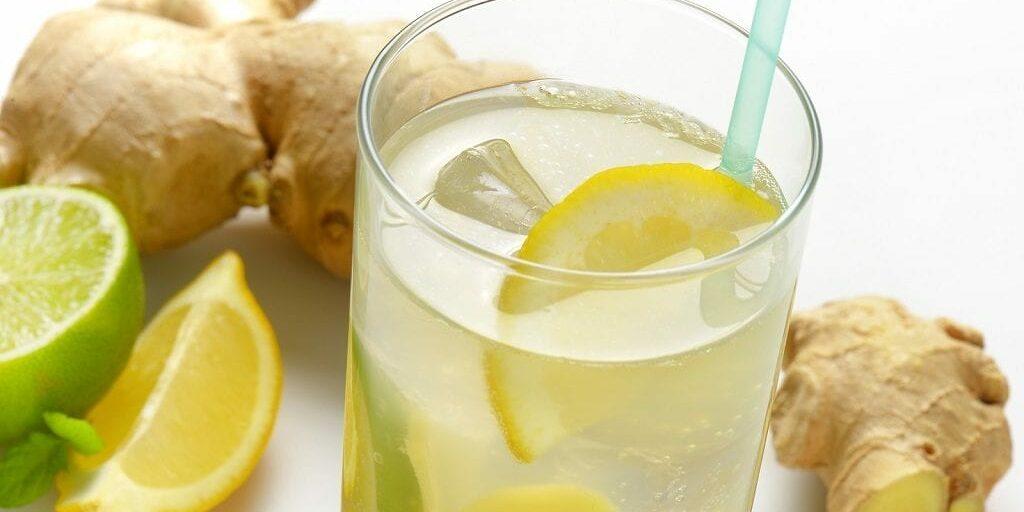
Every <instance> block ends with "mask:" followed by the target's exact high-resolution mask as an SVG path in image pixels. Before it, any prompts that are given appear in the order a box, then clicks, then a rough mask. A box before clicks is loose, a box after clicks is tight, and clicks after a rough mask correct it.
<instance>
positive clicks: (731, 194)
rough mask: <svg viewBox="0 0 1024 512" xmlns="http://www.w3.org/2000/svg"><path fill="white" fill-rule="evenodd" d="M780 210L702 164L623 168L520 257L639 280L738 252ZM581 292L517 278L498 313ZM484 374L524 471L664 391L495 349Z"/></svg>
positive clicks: (636, 376) (606, 372)
mask: <svg viewBox="0 0 1024 512" xmlns="http://www.w3.org/2000/svg"><path fill="white" fill-rule="evenodd" d="M780 211H781V210H780V208H779V207H778V206H776V205H775V204H774V203H772V202H771V201H769V200H767V199H765V198H763V197H761V196H760V195H758V194H757V193H756V192H755V191H753V190H751V189H749V188H746V187H744V186H743V185H741V184H740V183H738V182H736V181H734V180H733V179H731V178H729V177H728V176H726V175H724V174H722V173H719V172H716V171H711V170H707V169H703V168H701V167H699V166H696V165H691V164H658V165H637V166H630V167H618V168H614V169H609V170H607V171H603V172H600V173H598V174H595V175H594V176H592V177H591V178H590V179H589V180H587V181H585V182H584V183H583V184H581V185H580V186H579V187H577V188H576V189H575V190H573V191H572V192H571V193H570V194H569V195H568V196H567V197H566V198H565V199H564V200H563V201H562V202H561V203H559V204H557V205H555V207H554V208H552V209H551V210H549V211H548V212H547V213H546V214H545V215H544V216H543V217H542V218H541V219H540V220H539V221H538V222H537V224H535V225H534V227H533V229H532V230H531V231H530V232H529V234H528V235H527V237H526V241H525V242H524V243H523V246H522V249H521V250H520V251H519V257H520V258H522V259H525V260H529V261H534V262H538V263H543V264H545V265H549V266H553V267H559V268H566V269H576V270H586V271H599V272H625V271H635V270H639V269H642V268H644V267H648V266H650V265H653V264H655V263H658V262H659V261H661V260H665V259H666V258H670V257H673V256H675V255H678V254H680V253H683V252H684V251H689V250H697V251H700V253H701V255H702V257H703V258H704V259H707V258H711V257H713V256H716V255H719V254H722V253H724V252H727V251H729V250H731V249H733V248H735V247H738V246H739V244H740V238H739V236H737V233H738V232H741V231H742V232H745V233H747V234H749V233H751V232H752V231H754V230H756V229H758V228H759V227H760V228H761V229H763V228H764V227H767V226H768V225H769V224H770V223H771V222H772V221H773V220H775V219H776V218H777V217H778V216H779V213H780ZM579 292H580V290H579V289H574V288H572V287H561V286H558V285H555V284H552V283H549V282H544V281H540V280H534V279H530V278H528V277H523V276H518V275H512V276H509V277H507V278H506V279H505V281H504V283H503V284H502V288H501V292H500V293H501V294H500V296H499V298H498V307H499V309H501V310H502V311H504V312H506V313H509V315H507V318H506V321H507V322H511V323H512V324H514V323H515V322H516V321H518V318H519V315H521V314H527V313H531V312H534V311H536V310H539V309H541V308H544V307H546V306H550V305H551V304H553V303H555V302H557V301H560V300H563V299H566V298H568V297H569V296H571V295H573V294H575V293H579ZM523 321H524V322H529V321H531V320H530V318H528V317H526V318H525V319H524V320H523ZM510 325H511V324H510ZM580 342H581V343H583V342H585V340H580ZM483 366H484V373H485V376H486V380H487V384H488V392H489V396H490V402H491V408H492V410H493V412H494V416H495V418H496V419H497V421H498V423H499V424H500V426H501V429H502V432H503V434H504V437H505V442H506V444H507V445H508V448H509V451H510V452H511V454H512V455H513V456H514V457H515V458H516V459H517V460H519V461H520V462H524V463H529V462H532V461H534V460H535V459H537V458H538V457H541V456H542V455H544V454H545V453H546V452H547V451H549V450H550V449H552V448H553V447H555V446H556V445H557V444H559V443H560V442H561V441H562V440H563V439H565V438H567V437H569V436H571V435H572V434H574V433H576V432H579V431H581V430H583V429H585V428H587V427H589V426H591V425H594V424H596V423H597V422H600V421H601V420H603V419H605V418H608V417H610V416H611V415H614V414H616V413H617V411H620V410H622V408H624V407H627V406H628V405H629V404H630V403H632V402H633V401H634V400H635V397H636V396H638V394H639V393H643V392H644V390H645V389H647V388H648V387H650V386H655V385H657V382H658V379H657V378H656V376H655V375H653V373H654V370H653V369H635V368H630V367H628V366H611V367H609V366H605V367H601V368H595V367H593V366H592V365H587V364H585V363H580V362H573V361H569V360H563V359H559V358H552V357H544V356H540V355H536V354H531V353H528V352H523V351H519V350H516V349H512V348H508V347H495V348H492V349H490V350H488V351H487V352H486V353H485V355H484V362H483Z"/></svg>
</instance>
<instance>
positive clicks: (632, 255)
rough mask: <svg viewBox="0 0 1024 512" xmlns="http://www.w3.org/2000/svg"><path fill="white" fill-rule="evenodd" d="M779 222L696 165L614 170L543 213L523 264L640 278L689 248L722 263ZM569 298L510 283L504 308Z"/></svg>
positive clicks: (537, 285)
mask: <svg viewBox="0 0 1024 512" xmlns="http://www.w3.org/2000/svg"><path fill="white" fill-rule="evenodd" d="M778 215H779V208H778V207H777V206H775V205H774V204H772V203H771V202H770V201H768V200H767V199H764V198H763V197H761V196H759V195H758V194H757V193H756V192H754V191H753V190H751V189H749V188H747V187H744V186H743V185H741V184H740V183H738V182H736V181H734V180H733V179H732V178H729V177H728V176H726V175H724V174H722V173H720V172H717V171H712V170H707V169H703V168H701V167H699V166H696V165H693V164H656V165H635V166H629V167H616V168H613V169H608V170H606V171H602V172H599V173H597V174H595V175H593V176H591V177H590V178H589V179H588V180H587V181H585V182H583V183H582V184H581V185H580V186H579V187H577V188H576V189H575V190H573V191H572V192H571V193H569V195H568V196H566V198H565V199H564V200H563V201H562V202H560V203H558V204H557V205H555V206H554V207H553V208H552V209H551V210H549V211H548V212H547V213H546V214H544V216H543V217H541V218H540V220H539V221H537V224H535V225H534V226H533V228H532V229H531V230H530V232H529V234H528V235H527V236H526V240H525V241H524V242H523V246H522V248H521V249H520V250H519V258H520V259H524V260H528V261H533V262H536V263H542V264H544V265H547V266H550V267H557V268H562V269H571V270H586V271H593V272H629V271H636V270H640V269H642V268H644V267H646V266H648V265H651V264H654V263H656V262H658V261H659V260H662V259H665V258H667V257H669V256H672V255H674V254H678V253H680V252H682V251H684V250H687V249H691V248H693V249H699V250H701V251H702V252H704V257H705V258H710V257H712V256H716V255H718V254H720V253H722V252H725V251H727V250H729V249H731V248H733V247H734V246H735V243H734V241H735V240H736V238H735V235H733V233H734V232H736V231H740V230H743V229H746V228H750V227H752V226H756V225H758V224H767V223H770V222H771V221H773V220H775V218H776V217H778ZM571 293H572V290H571V289H568V288H565V287H557V286H553V285H550V284H547V283H544V282H540V281H536V280H531V279H528V278H524V277H520V276H510V277H509V278H508V279H506V280H505V282H504V283H503V285H502V289H501V294H500V296H499V297H498V307H499V308H500V309H501V310H502V311H505V312H508V313H524V312H530V311H534V310H536V309H539V308H542V307H544V306H546V305H549V304H551V303H553V302H556V301H558V300H561V299H562V298H564V297H565V296H567V295H568V294H571Z"/></svg>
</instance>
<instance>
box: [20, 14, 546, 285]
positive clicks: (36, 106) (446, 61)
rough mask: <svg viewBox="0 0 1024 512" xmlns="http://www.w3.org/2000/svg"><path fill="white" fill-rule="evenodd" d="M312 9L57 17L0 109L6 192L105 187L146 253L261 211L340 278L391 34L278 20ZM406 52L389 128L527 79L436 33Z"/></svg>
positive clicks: (345, 269)
mask: <svg viewBox="0 0 1024 512" xmlns="http://www.w3.org/2000/svg"><path fill="white" fill-rule="evenodd" d="M311 1H312V0H104V2H105V4H107V5H109V6H113V7H108V6H99V7H94V8H91V9H86V10H81V11H75V12H70V13H66V14H62V15H58V16H56V17H54V18H52V19H51V20H49V21H48V22H47V23H46V24H45V26H44V27H43V29H42V30H41V31H40V33H39V34H38V35H37V36H36V38H35V40H34V41H33V43H32V44H31V46H30V47H29V49H28V50H27V52H26V53H25V55H24V56H23V57H22V60H21V63H20V65H19V67H18V70H17V72H16V73H15V76H14V79H13V81H12V83H11V85H10V88H9V90H8V92H7V97H6V98H5V100H4V103H3V110H2V111H0V187H2V186H9V185H15V184H20V183H37V184H57V185H74V186H82V187H86V188H90V189H93V190H96V191H98V192H100V193H103V194H105V195H107V196H108V197H110V198H111V199H112V200H113V201H114V202H115V203H116V204H117V205H118V206H119V207H120V208H121V210H122V212H123V213H124V215H125V217H126V219H127V221H128V224H129V227H130V228H131V230H132V232H133V234H134V235H135V238H136V240H137V242H138V245H139V246H140V248H141V249H142V250H143V251H146V252H153V251H159V250H161V249H165V248H169V247H173V246H176V245H178V244H181V243H183V242H186V241H188V240H191V239H193V238H195V237H197V236H199V235H200V234H202V233H203V232H205V231H207V230H209V229H211V228H213V227H215V226H218V225H219V224H221V223H223V222H224V221H225V220H227V219H229V218H231V217H233V216H235V215H236V214H237V212H238V211H239V209H240V208H241V207H243V206H261V205H263V204H268V205H269V208H270V213H271V217H272V218H273V220H274V221H275V222H276V223H277V224H278V225H280V226H282V227H283V228H284V229H285V230H287V231H288V232H289V233H290V234H291V235H292V237H293V238H295V239H296V240H297V242H298V243H299V244H300V245H301V246H302V247H303V248H304V249H305V250H306V251H307V252H309V253H310V254H311V255H313V256H314V257H315V258H316V259H317V260H319V261H320V262H321V263H322V264H323V265H324V266H326V267H327V268H328V269H329V270H331V271H332V272H333V273H335V274H337V275H339V276H342V277H346V276H348V275H349V272H350V266H351V254H350V251H351V239H352V218H353V212H352V200H353V189H354V183H353V176H354V173H355V160H356V137H355V114H356V113H355V102H356V98H357V95H358V94H359V88H360V86H361V84H362V81H363V78H364V77H365V75H366V71H367V69H368V68H369V66H370V63H371V62H372V60H373V58H374V57H375V56H376V55H377V53H378V52H379V51H380V49H381V48H382V47H383V46H384V44H385V43H386V42H387V40H388V39H389V38H390V37H391V36H392V35H393V34H394V33H396V32H397V31H398V30H399V28H400V27H401V26H402V24H401V23H398V22H382V23H371V24H361V25H347V24H342V23H300V22H296V21H292V20H288V19H285V18H288V17H291V16H293V15H295V14H296V13H298V12H299V11H300V10H301V9H302V8H304V7H305V6H306V5H308V4H309V3H310V2H311ZM133 10H137V11H140V12H134V11H133ZM158 15H159V16H158ZM160 16H166V17H167V18H165V17H160ZM168 18H170V19H168ZM172 20H178V21H172ZM238 21H244V22H242V23H236V22H238ZM407 51H408V54H407V58H405V59H403V60H402V61H400V62H399V63H398V64H396V66H395V68H394V69H393V70H392V71H391V73H392V76H393V77H394V78H393V79H392V80H393V82H392V83H394V84H396V87H398V90H396V91H393V92H394V94H395V97H397V98H398V100H396V101H395V102H394V103H393V104H392V105H390V106H388V108H387V111H386V112H384V113H383V116H384V117H385V118H386V119H387V122H388V123H391V126H396V125H397V124H400V123H401V122H404V121H405V120H407V119H408V118H409V117H411V115H413V114H415V113H417V112H419V111H420V110H422V109H423V108H426V107H427V106H430V105H432V104H434V103H437V102H438V101H441V100H443V99H447V98H449V97H452V96H455V95H457V94H460V93H463V92H468V91H471V90H475V89H480V88H483V87H488V86H491V85H497V84H502V83H508V82H512V81H517V80H524V79H529V78H532V77H533V72H532V71H531V70H529V69H527V68H526V67H524V66H519V65H512V64H501V63H493V62H464V61H460V60H458V59H457V58H455V56H454V54H453V52H452V50H451V49H450V48H449V47H448V46H447V45H446V44H445V43H444V41H442V40H441V39H440V38H437V37H428V38H426V39H424V40H421V41H420V42H419V43H416V44H413V45H412V46H410V47H409V49H408V50H407Z"/></svg>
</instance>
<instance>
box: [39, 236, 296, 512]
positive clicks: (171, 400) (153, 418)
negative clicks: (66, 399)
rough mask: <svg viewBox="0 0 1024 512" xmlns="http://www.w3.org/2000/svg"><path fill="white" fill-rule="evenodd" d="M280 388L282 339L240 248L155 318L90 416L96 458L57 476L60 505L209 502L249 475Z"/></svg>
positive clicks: (180, 507) (198, 505)
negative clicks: (253, 287)
mask: <svg viewBox="0 0 1024 512" xmlns="http://www.w3.org/2000/svg"><path fill="white" fill-rule="evenodd" d="M280 395H281V361H280V356H279V353H278V347H277V341H276V339H275V337H274V333H273V331H272V330H271V327H270V323H269V322H268V321H267V318H266V317H265V316H264V314H263V312H262V311H261V309H260V307H259V305H258V304H257V303H256V301H255V299H254V298H253V296H252V293H251V292H250V291H249V289H248V287H247V286H246V283H245V277H244V271H243V268H242V262H241V260H240V259H239V257H238V256H237V255H235V254H234V253H228V254H226V255H224V256H221V257H220V258H219V259H217V260H216V261H215V262H214V263H213V264H211V265H210V267H209V268H207V269H206V271H204V272H203V274H202V275H201V276H200V277H199V278H198V279H196V281H195V282H193V283H192V284H191V285H190V286H189V287H188V288H186V289H185V290H184V291H182V292H181V293H180V294H178V295H177V296H176V297H174V298H173V299H172V300H171V301H170V302H169V303H168V304H167V305H166V306H165V307H164V308H163V309H162V310H161V311H160V312H159V313H158V314H157V316H156V318H155V319H154V320H153V321H152V322H151V323H150V325H149V326H148V327H147V328H146V330H145V331H144V332H143V334H142V336H141V337H140V339H139V341H138V342H137V344H136V346H135V350H134V352H133V353H132V356H131V359H130V360H129V362H128V367H127V368H126V369H125V371H124V372H123V373H122V374H121V376H120V377H119V378H118V380H117V381H116V382H115V383H114V386H113V387H112V388H111V391H110V392H109V393H108V394H107V395H106V396H105V397H104V398H103V400H101V401H100V403H99V404H98V405H97V406H96V407H95V408H94V409H93V410H92V411H91V412H90V413H89V415H88V419H89V421H90V422H92V424H93V425H94V426H95V427H96V429H97V431H98V432H99V433H100V436H101V437H102V438H103V440H104V442H105V444H106V449H105V450H104V451H103V452H101V453H100V454H98V455H95V456H91V457H85V456H75V457H73V459H72V461H71V468H70V469H69V470H68V472H67V473H65V474H63V475H61V476H60V477H59V478H58V488H59V490H60V495H61V496H60V501H59V502H58V504H57V510H58V511H62V512H63V511H67V512H70V511H97V510H176V511H191V510H195V511H199V510H208V509H210V508H212V507H213V506H214V505H215V504H217V503H219V502H220V501H222V500H223V499H224V498H225V497H227V496H228V495H229V494H230V493H231V492H232V491H233V490H234V489H236V488H237V487H238V486H239V485H241V483H242V482H243V481H244V480H245V479H246V478H247V477H248V475H249V473H251V471H252V469H253V467H254V466H255V465H256V462H257V461H258V460H259V457H260V455H261V454H262V452H263V449H264V448H265V447H266V444H267V441H268V439H269V436H270V432H271V430H272V428H273V424H274V419H275V417H276V414H277V408H278V403H279V399H280Z"/></svg>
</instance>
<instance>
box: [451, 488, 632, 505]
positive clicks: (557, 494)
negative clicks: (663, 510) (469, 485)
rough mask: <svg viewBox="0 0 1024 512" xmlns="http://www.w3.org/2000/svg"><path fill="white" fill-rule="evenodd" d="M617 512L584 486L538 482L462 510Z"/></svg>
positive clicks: (503, 491)
mask: <svg viewBox="0 0 1024 512" xmlns="http://www.w3.org/2000/svg"><path fill="white" fill-rule="evenodd" d="M526 511H529V512H615V506H613V505H612V504H611V502H610V501H608V498H605V497H604V496H602V495H600V494H598V493H596V492H594V491H591V490H589V489H584V488H582V487H575V486H570V485H536V486H525V487H510V488H508V489H502V490H500V491H497V492H495V493H494V494H491V495H489V496H487V497H485V498H483V499H481V500H479V501H477V502H475V503H473V504H471V505H469V506H468V507H466V508H465V509H463V512H526Z"/></svg>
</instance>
